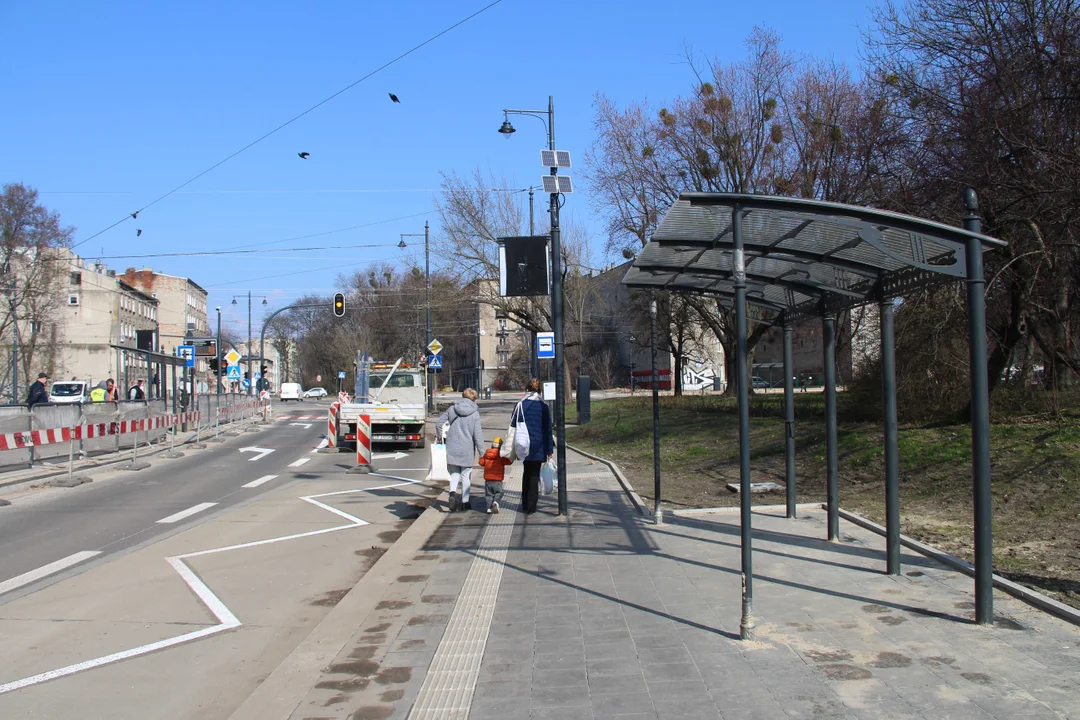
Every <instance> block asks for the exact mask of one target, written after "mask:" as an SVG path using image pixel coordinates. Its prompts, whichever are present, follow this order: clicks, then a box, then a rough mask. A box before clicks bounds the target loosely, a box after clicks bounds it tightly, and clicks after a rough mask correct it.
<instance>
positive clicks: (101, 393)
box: [90, 383, 106, 403]
mask: <svg viewBox="0 0 1080 720" xmlns="http://www.w3.org/2000/svg"><path fill="white" fill-rule="evenodd" d="M105 397H106V395H105V388H103V387H101V384H100V383H99V384H98V385H97V387H95V388H94V389H93V390H91V391H90V402H92V403H103V402H105Z"/></svg>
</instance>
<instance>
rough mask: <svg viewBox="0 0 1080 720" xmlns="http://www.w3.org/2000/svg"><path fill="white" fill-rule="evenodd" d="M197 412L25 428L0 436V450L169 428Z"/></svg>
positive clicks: (191, 419) (196, 417)
mask: <svg viewBox="0 0 1080 720" xmlns="http://www.w3.org/2000/svg"><path fill="white" fill-rule="evenodd" d="M198 420H199V413H180V414H178V415H159V416H157V417H150V418H141V419H139V420H120V421H114V422H107V423H93V424H87V425H76V426H75V427H68V428H55V429H49V430H28V431H26V432H15V433H5V434H3V435H0V450H19V449H22V448H28V447H41V446H43V445H52V444H54V443H64V442H73V441H75V440H88V439H90V438H95V437H104V436H106V435H126V434H128V433H133V432H145V431H147V430H156V429H159V428H168V427H172V426H173V425H178V424H180V423H186V422H197V421H198Z"/></svg>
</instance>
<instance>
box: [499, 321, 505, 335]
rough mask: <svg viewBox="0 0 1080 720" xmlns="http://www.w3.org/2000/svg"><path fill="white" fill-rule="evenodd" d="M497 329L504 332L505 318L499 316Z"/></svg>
mask: <svg viewBox="0 0 1080 720" xmlns="http://www.w3.org/2000/svg"><path fill="white" fill-rule="evenodd" d="M499 330H500V331H502V332H506V318H499Z"/></svg>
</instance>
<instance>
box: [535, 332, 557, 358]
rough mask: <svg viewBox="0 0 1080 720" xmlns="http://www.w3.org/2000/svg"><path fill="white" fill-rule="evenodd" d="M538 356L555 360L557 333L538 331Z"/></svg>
mask: <svg viewBox="0 0 1080 720" xmlns="http://www.w3.org/2000/svg"><path fill="white" fill-rule="evenodd" d="M536 357H537V358H538V359H540V360H553V359H554V358H555V333H553V332H538V333H536Z"/></svg>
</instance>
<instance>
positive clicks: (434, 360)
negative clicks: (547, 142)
mask: <svg viewBox="0 0 1080 720" xmlns="http://www.w3.org/2000/svg"><path fill="white" fill-rule="evenodd" d="M427 366H428V370H442V358H441V357H439V356H438V355H428V359H427Z"/></svg>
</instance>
